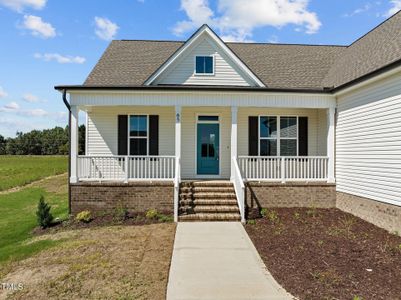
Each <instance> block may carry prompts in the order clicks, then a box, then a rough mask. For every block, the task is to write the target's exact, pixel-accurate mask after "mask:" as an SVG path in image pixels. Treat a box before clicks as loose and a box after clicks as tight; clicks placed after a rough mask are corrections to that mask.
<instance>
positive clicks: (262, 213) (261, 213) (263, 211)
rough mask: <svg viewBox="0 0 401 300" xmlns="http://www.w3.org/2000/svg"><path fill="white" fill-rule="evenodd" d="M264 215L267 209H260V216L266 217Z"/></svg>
mask: <svg viewBox="0 0 401 300" xmlns="http://www.w3.org/2000/svg"><path fill="white" fill-rule="evenodd" d="M266 214H267V208H262V209H261V210H260V215H261V216H262V217H266Z"/></svg>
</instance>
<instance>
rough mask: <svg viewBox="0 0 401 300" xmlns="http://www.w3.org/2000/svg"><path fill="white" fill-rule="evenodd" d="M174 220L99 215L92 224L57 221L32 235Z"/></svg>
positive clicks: (165, 216) (160, 217)
mask: <svg viewBox="0 0 401 300" xmlns="http://www.w3.org/2000/svg"><path fill="white" fill-rule="evenodd" d="M173 221H174V218H173V217H172V216H169V215H164V214H158V216H156V217H155V218H147V217H146V214H145V213H143V214H131V213H127V215H124V216H122V215H110V214H105V215H99V216H94V217H93V219H92V220H91V221H90V222H82V221H77V220H76V219H75V217H74V216H71V217H70V218H69V219H67V220H60V221H55V222H53V224H52V225H51V227H49V228H45V229H43V228H40V227H36V228H35V229H34V230H33V231H32V233H33V235H35V236H38V235H44V234H51V233H56V232H64V231H69V230H77V229H78V230H81V229H88V228H98V227H104V226H142V225H151V224H162V223H171V222H173Z"/></svg>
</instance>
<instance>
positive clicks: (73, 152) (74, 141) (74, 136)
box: [70, 105, 79, 183]
mask: <svg viewBox="0 0 401 300" xmlns="http://www.w3.org/2000/svg"><path fill="white" fill-rule="evenodd" d="M78 116H79V108H78V106H76V105H73V106H71V128H70V130H71V137H70V156H71V175H70V176H71V177H70V182H71V183H77V182H78V136H79V134H78V122H79V120H78Z"/></svg>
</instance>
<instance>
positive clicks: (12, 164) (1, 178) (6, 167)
mask: <svg viewBox="0 0 401 300" xmlns="http://www.w3.org/2000/svg"><path fill="white" fill-rule="evenodd" d="M67 160H68V158H67V156H20V155H16V156H14V155H0V191H4V190H7V189H9V188H12V187H16V186H22V185H25V184H28V183H31V182H33V181H36V180H39V179H42V178H45V177H48V176H51V175H56V174H62V173H65V172H67V166H68V163H67Z"/></svg>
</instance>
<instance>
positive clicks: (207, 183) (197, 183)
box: [181, 180, 233, 187]
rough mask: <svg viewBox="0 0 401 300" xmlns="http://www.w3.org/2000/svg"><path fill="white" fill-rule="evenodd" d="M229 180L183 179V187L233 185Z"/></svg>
mask: <svg viewBox="0 0 401 300" xmlns="http://www.w3.org/2000/svg"><path fill="white" fill-rule="evenodd" d="M232 185H233V184H232V183H231V182H230V181H227V180H205V181H183V182H181V187H216V186H217V187H232Z"/></svg>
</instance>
